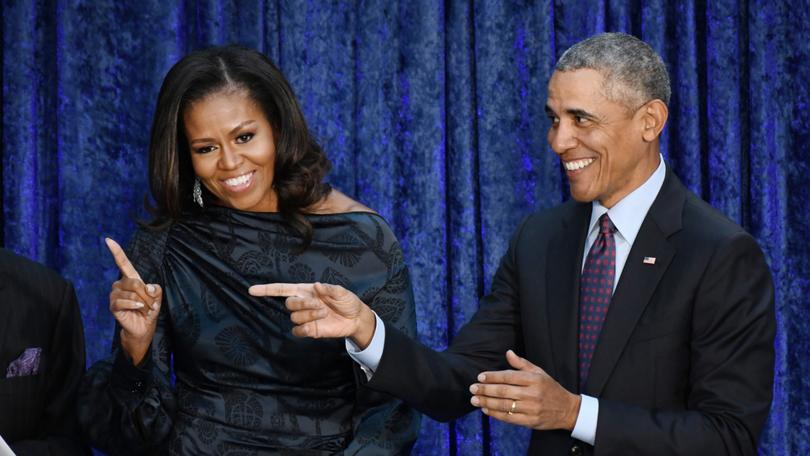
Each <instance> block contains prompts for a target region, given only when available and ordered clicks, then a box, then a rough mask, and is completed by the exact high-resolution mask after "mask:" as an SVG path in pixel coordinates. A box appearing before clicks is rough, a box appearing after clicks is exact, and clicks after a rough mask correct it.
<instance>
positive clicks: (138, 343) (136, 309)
mask: <svg viewBox="0 0 810 456" xmlns="http://www.w3.org/2000/svg"><path fill="white" fill-rule="evenodd" d="M105 242H106V243H107V247H108V248H109V249H110V252H111V253H112V256H113V258H114V259H115V264H116V265H118V269H119V270H120V271H121V279H119V280H116V281H115V282H114V283H113V285H112V291H111V292H110V312H111V313H112V314H113V316H114V317H115V320H116V321H117V322H118V324H119V325H121V333H120V335H119V337H120V338H121V348H122V349H123V350H124V351H125V352H126V354H127V355H129V358H130V359H131V360H132V363H133V364H134V365H136V366H137V365H138V364H140V363H141V361H143V358H144V357H145V356H146V351H147V350H149V346H150V345H151V343H152V337H153V336H154V335H155V328H156V326H157V317H158V314H159V313H160V304H161V301H162V299H163V290H162V289H161V287H160V285H157V284H151V283H150V284H145V283H143V280H141V276H140V274H138V271H136V270H135V267H134V266H133V265H132V263H131V262H130V261H129V258H127V255H126V254H125V253H124V250H123V249H122V248H121V246H120V245H118V243H117V242H115V241H113V240H112V239H110V238H106V239H105Z"/></svg>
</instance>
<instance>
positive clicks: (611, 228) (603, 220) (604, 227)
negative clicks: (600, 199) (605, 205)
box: [599, 212, 617, 234]
mask: <svg viewBox="0 0 810 456" xmlns="http://www.w3.org/2000/svg"><path fill="white" fill-rule="evenodd" d="M616 231H617V230H616V225H614V224H613V222H612V221H611V220H610V217H608V215H607V212H606V213H604V214H602V216H601V217H599V232H600V233H602V234H613V233H615V232H616Z"/></svg>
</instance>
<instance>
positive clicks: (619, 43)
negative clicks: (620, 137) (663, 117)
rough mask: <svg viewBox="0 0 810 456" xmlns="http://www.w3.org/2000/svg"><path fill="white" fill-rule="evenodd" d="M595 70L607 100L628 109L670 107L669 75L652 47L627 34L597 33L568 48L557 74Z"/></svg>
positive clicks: (559, 63) (561, 59)
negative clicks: (657, 102)
mask: <svg viewBox="0 0 810 456" xmlns="http://www.w3.org/2000/svg"><path fill="white" fill-rule="evenodd" d="M585 68H587V69H591V70H596V71H598V72H600V73H601V74H602V76H603V77H604V78H605V82H604V89H605V96H606V97H607V99H609V100H611V101H614V102H617V103H621V104H623V105H625V106H626V107H627V108H628V109H630V110H635V109H637V108H639V107H640V106H641V105H643V104H644V103H646V102H648V101H650V100H655V99H658V100H661V101H663V102H664V103H665V104H667V105H669V97H670V94H671V93H672V89H671V88H670V85H669V74H667V68H666V66H665V65H664V61H663V60H661V56H659V55H658V54H657V53H656V52H655V51H654V50H653V48H651V47H650V45H648V44H647V43H645V42H643V41H641V40H640V39H638V38H636V37H634V36H632V35H628V34H626V33H600V34H599V35H594V36H592V37H590V38H588V39H586V40H583V41H580V42H579V43H577V44H575V45H573V46H571V47H570V48H568V50H567V51H565V53H564V54H563V55H562V57H560V60H558V61H557V66H556V68H555V69H556V70H557V71H574V70H580V69H585Z"/></svg>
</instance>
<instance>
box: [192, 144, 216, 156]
mask: <svg viewBox="0 0 810 456" xmlns="http://www.w3.org/2000/svg"><path fill="white" fill-rule="evenodd" d="M214 149H216V147H214V146H205V147H200V148H199V149H196V150H195V152H197V153H198V154H207V153H208V152H213V151H214Z"/></svg>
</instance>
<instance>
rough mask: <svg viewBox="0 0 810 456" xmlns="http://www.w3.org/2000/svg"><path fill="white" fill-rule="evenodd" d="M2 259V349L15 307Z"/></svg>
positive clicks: (0, 265)
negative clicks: (13, 307)
mask: <svg viewBox="0 0 810 456" xmlns="http://www.w3.org/2000/svg"><path fill="white" fill-rule="evenodd" d="M2 259H3V258H2V255H0V348H2V347H4V346H5V344H6V327H7V326H8V321H9V320H10V318H9V317H10V316H11V315H10V314H9V313H10V312H11V306H12V305H14V303H13V302H11V296H10V295H11V288H10V287H9V284H8V282H9V278H8V276H7V275H6V271H5V267H6V265H5V264H3V262H2ZM0 351H2V350H0ZM0 356H1V355H0ZM2 363H3V361H2V360H1V359H0V366H2ZM0 374H2V373H0Z"/></svg>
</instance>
